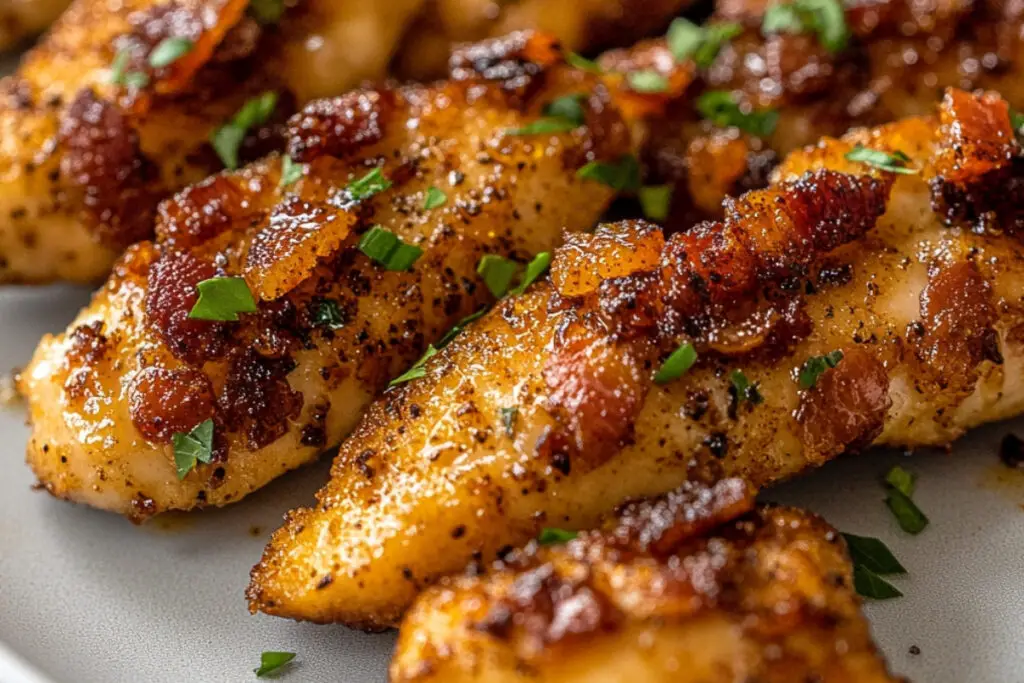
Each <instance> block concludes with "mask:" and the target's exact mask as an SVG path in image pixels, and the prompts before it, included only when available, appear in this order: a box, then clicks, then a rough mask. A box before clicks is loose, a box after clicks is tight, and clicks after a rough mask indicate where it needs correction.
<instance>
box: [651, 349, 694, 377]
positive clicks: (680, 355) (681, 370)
mask: <svg viewBox="0 0 1024 683" xmlns="http://www.w3.org/2000/svg"><path fill="white" fill-rule="evenodd" d="M696 362H697V349H696V348H694V346H693V344H691V343H690V342H686V343H685V344H682V345H681V346H680V347H679V348H678V349H676V350H675V351H673V352H672V353H671V354H669V357H668V358H666V359H665V362H664V363H662V364H661V368H660V369H659V370H658V372H657V374H655V375H654V382H655V384H668V383H669V382H673V381H675V380H677V379H679V378H680V377H682V376H683V375H684V374H686V371H687V370H689V369H690V368H692V367H693V364H694V363H696Z"/></svg>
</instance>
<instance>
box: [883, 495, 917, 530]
mask: <svg viewBox="0 0 1024 683" xmlns="http://www.w3.org/2000/svg"><path fill="white" fill-rule="evenodd" d="M885 504H886V505H888V506H889V510H891V511H892V514H893V516H894V517H896V523H897V524H899V525H900V528H901V529H903V530H904V531H906V532H907V533H908V534H913V535H915V536H916V535H917V534H919V533H921V532H922V531H924V529H925V527H926V526H928V518H927V517H926V516H925V514H924V513H923V512H921V509H920V508H919V507H917V505H916V504H915V503H914V501H912V500H911V499H910V496H907V495H905V494H904V493H903V492H902V491H900V490H899V489H897V488H890V489H889V495H888V496H886V498H885Z"/></svg>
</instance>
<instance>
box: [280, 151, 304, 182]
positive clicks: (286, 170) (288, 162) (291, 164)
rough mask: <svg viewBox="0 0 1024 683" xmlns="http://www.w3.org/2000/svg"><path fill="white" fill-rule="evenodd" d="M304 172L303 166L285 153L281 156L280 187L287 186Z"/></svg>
mask: <svg viewBox="0 0 1024 683" xmlns="http://www.w3.org/2000/svg"><path fill="white" fill-rule="evenodd" d="M303 173H305V166H303V165H302V164H300V163H297V162H295V161H293V160H292V158H291V157H290V156H288V155H287V154H286V155H285V156H283V157H281V182H280V186H281V187H288V186H289V185H291V184H292V183H294V182H295V181H297V180H298V179H299V178H301V177H302V175H303Z"/></svg>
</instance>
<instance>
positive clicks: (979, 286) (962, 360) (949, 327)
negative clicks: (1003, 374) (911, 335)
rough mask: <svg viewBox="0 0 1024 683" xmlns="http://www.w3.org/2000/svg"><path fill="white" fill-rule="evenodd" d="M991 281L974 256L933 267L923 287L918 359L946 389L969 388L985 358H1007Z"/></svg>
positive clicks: (995, 359) (998, 359)
mask: <svg viewBox="0 0 1024 683" xmlns="http://www.w3.org/2000/svg"><path fill="white" fill-rule="evenodd" d="M996 319H997V314H996V310H995V306H994V305H993V303H992V296H991V286H990V285H989V283H988V281H987V280H986V279H985V277H984V276H983V275H982V274H981V273H980V272H979V271H978V267H977V266H976V265H975V264H974V262H973V261H960V262H957V263H954V264H952V265H948V266H945V267H943V268H940V269H937V270H935V271H933V272H932V273H930V276H929V279H928V286H927V287H925V288H924V291H922V292H921V322H922V323H923V324H924V330H925V333H924V335H923V336H922V337H919V338H917V339H916V340H915V341H916V343H917V355H918V358H919V360H920V361H921V362H922V363H923V365H924V366H925V367H926V368H927V370H928V371H929V374H931V375H932V376H933V378H934V381H935V382H937V383H938V384H939V386H940V387H942V388H943V389H952V390H953V391H957V390H969V389H970V387H972V386H973V385H974V382H975V380H976V379H977V376H978V365H979V364H980V363H981V362H982V361H984V360H991V361H993V362H996V363H1002V356H1001V354H1000V353H999V346H998V335H997V334H996V331H995V329H994V327H993V325H994V323H995V321H996Z"/></svg>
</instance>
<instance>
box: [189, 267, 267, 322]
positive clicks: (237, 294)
mask: <svg viewBox="0 0 1024 683" xmlns="http://www.w3.org/2000/svg"><path fill="white" fill-rule="evenodd" d="M196 289H197V290H199V299H198V300H196V303H195V305H193V306H192V310H191V311H189V313H188V317H189V318H192V319H193V320H226V321H232V322H234V321H236V320H238V314H239V313H255V312H256V301H255V300H254V299H253V298H252V292H250V291H249V285H247V284H246V283H245V280H244V279H242V278H240V277H213V278H210V279H209V280H203V281H202V282H200V283H199V284H198V285H196Z"/></svg>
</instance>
